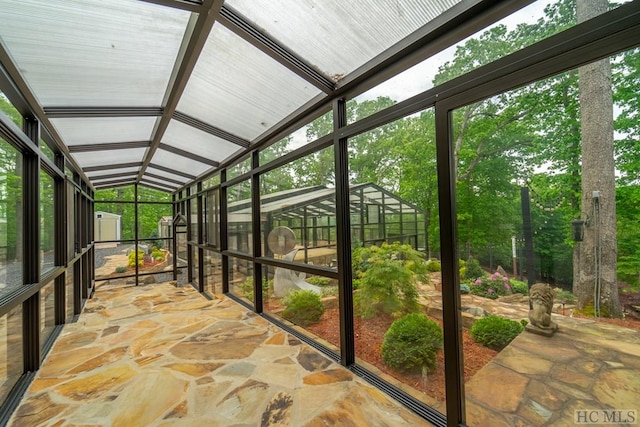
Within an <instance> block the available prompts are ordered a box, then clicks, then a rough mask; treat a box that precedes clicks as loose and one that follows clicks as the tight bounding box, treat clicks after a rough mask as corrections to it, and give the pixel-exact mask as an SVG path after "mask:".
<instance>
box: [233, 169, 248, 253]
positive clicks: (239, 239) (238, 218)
mask: <svg viewBox="0 0 640 427" xmlns="http://www.w3.org/2000/svg"><path fill="white" fill-rule="evenodd" d="M227 200H228V205H227V206H228V207H227V221H228V226H227V233H228V239H229V240H228V248H229V249H230V250H235V251H240V252H245V253H248V254H251V253H253V247H252V245H253V243H252V242H253V234H252V232H251V218H252V214H251V180H247V181H242V182H241V183H239V184H236V185H234V186H232V187H229V188H228V189H227Z"/></svg>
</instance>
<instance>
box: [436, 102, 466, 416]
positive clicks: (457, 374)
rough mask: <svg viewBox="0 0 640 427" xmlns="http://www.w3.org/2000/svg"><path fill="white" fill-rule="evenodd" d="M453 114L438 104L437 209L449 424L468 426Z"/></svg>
mask: <svg viewBox="0 0 640 427" xmlns="http://www.w3.org/2000/svg"><path fill="white" fill-rule="evenodd" d="M451 119H452V117H451V113H450V111H449V109H448V108H446V107H443V106H441V105H439V104H436V152H437V168H438V200H439V204H438V209H439V211H440V251H441V259H442V323H443V331H444V368H445V378H446V384H445V390H446V396H447V401H446V407H447V425H449V426H459V425H465V424H466V421H465V417H466V414H465V397H464V375H463V372H464V369H463V366H464V363H463V353H462V322H461V320H460V285H459V283H460V278H459V270H458V268H459V266H458V251H457V249H456V248H457V241H458V231H457V223H456V187H455V183H456V180H455V176H454V174H455V168H454V163H453V152H452V149H451V134H452V132H451Z"/></svg>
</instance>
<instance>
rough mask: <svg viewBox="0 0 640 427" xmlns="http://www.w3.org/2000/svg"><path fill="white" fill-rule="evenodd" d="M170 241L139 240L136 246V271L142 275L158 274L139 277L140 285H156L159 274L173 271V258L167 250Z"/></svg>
mask: <svg viewBox="0 0 640 427" xmlns="http://www.w3.org/2000/svg"><path fill="white" fill-rule="evenodd" d="M170 244H171V241H170V240H162V239H152V240H141V241H140V243H139V244H138V250H139V251H140V252H139V258H138V265H139V266H138V271H139V272H140V274H142V273H158V274H154V275H150V276H143V277H140V283H144V284H146V285H148V284H151V283H157V282H158V281H159V279H160V278H161V273H166V272H167V271H172V270H173V258H172V256H171V251H170V250H169V247H170Z"/></svg>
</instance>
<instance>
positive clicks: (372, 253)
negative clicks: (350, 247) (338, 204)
mask: <svg viewBox="0 0 640 427" xmlns="http://www.w3.org/2000/svg"><path fill="white" fill-rule="evenodd" d="M353 261H354V262H353V265H354V270H355V271H354V278H357V279H356V280H355V281H354V282H356V283H357V287H358V292H357V293H356V294H355V296H354V302H355V308H356V312H357V313H358V315H360V316H362V317H365V318H366V317H372V316H374V315H376V314H377V313H379V312H384V313H387V314H390V315H392V316H399V315H402V314H404V313H410V312H413V311H417V310H418V309H419V308H420V304H418V281H422V282H425V283H426V282H427V281H428V279H427V277H426V276H425V273H426V272H427V263H426V261H425V259H424V256H423V254H422V253H421V252H418V251H416V250H414V249H413V248H412V247H411V246H410V245H401V244H399V243H393V244H391V245H389V244H387V243H383V244H382V245H381V246H379V247H378V246H370V247H366V248H357V249H356V250H355V251H353Z"/></svg>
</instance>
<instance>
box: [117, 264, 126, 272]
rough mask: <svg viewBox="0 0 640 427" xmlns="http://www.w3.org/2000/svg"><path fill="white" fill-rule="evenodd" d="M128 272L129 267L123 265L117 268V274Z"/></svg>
mask: <svg viewBox="0 0 640 427" xmlns="http://www.w3.org/2000/svg"><path fill="white" fill-rule="evenodd" d="M127 270H128V267H126V266H124V265H121V266H120V267H116V273H126V272H127Z"/></svg>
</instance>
